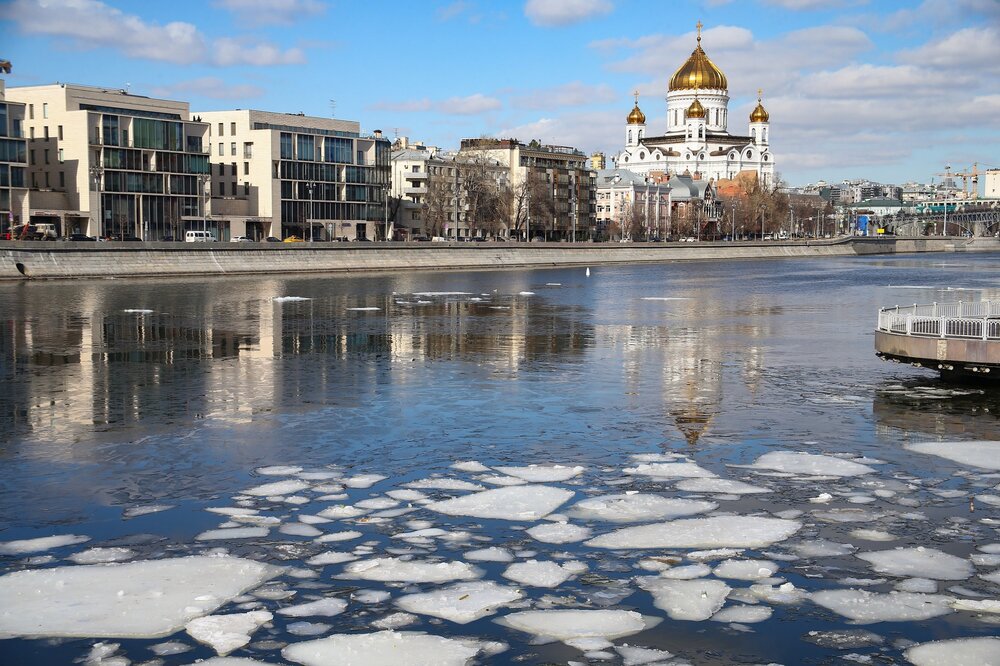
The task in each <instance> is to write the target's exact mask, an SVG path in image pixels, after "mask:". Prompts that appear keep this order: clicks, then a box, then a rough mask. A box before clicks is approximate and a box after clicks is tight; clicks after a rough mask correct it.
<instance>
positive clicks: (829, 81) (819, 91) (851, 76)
mask: <svg viewBox="0 0 1000 666" xmlns="http://www.w3.org/2000/svg"><path fill="white" fill-rule="evenodd" d="M965 83H967V80H962V79H956V78H955V77H954V76H953V75H950V74H945V73H942V72H931V71H927V70H926V69H922V68H920V67H915V66H913V65H889V66H879V65H870V64H863V65H848V66H847V67H842V68H841V69H838V70H834V71H825V72H817V73H815V74H811V75H809V76H806V77H804V78H803V79H802V80H801V82H800V83H799V86H798V89H799V90H800V91H802V92H803V93H806V94H809V95H813V96H817V97H832V98H849V99H856V98H868V99H872V98H877V99H891V100H893V101H894V102H895V101H898V100H900V99H912V98H913V97H914V96H916V95H924V94H928V93H931V94H937V93H939V92H940V91H941V90H942V89H944V88H948V87H951V86H955V85H963V84H965Z"/></svg>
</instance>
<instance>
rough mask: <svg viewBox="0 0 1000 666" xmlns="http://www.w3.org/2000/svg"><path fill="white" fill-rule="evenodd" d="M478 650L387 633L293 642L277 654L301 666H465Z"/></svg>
mask: <svg viewBox="0 0 1000 666" xmlns="http://www.w3.org/2000/svg"><path fill="white" fill-rule="evenodd" d="M479 651H480V645H479V644H478V643H477V642H476V641H470V640H458V639H454V638H444V637H442V636H429V635H427V634H421V633H417V632H398V631H391V630H389V631H379V632H376V633H372V634H338V635H335V636H329V637H327V638H321V639H319V640H315V641H307V642H304V643H294V644H292V645H289V646H288V647H286V648H285V649H284V650H282V651H281V655H282V656H283V657H284V658H285V659H288V660H289V661H294V662H297V663H299V664H305V666H330V665H331V664H336V665H337V666H466V664H468V663H469V662H470V661H471V660H472V658H473V657H475V656H476V655H477V654H478V653H479Z"/></svg>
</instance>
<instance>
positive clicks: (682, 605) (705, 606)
mask: <svg viewBox="0 0 1000 666" xmlns="http://www.w3.org/2000/svg"><path fill="white" fill-rule="evenodd" d="M637 581H638V583H639V587H641V588H642V589H644V590H646V591H647V592H649V593H650V594H652V595H653V605H654V606H656V607H657V608H659V609H661V610H664V611H666V613H667V615H669V616H670V617H671V618H673V619H675V620H688V621H694V622H699V621H701V620H707V619H708V618H710V617H712V615H714V614H715V613H716V612H717V611H718V610H719V609H720V608H722V605H723V604H724V603H726V595H728V594H729V592H730V590H732V588H731V587H729V586H728V585H726V584H725V583H723V582H722V581H721V580H711V579H698V580H669V579H665V578H660V577H648V576H647V577H642V578H638V579H637Z"/></svg>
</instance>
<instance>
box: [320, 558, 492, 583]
mask: <svg viewBox="0 0 1000 666" xmlns="http://www.w3.org/2000/svg"><path fill="white" fill-rule="evenodd" d="M482 575H483V572H482V571H480V570H479V569H477V568H476V567H474V566H472V565H471V564H467V563H465V562H419V561H413V560H401V559H398V558H394V557H378V558H375V559H372V560H362V561H361V562H352V563H351V564H348V565H347V566H346V567H344V573H342V574H340V575H339V576H338V578H347V579H361V580H377V581H383V582H386V581H401V582H407V583H444V582H447V581H450V580H471V579H473V578H479V577H480V576H482Z"/></svg>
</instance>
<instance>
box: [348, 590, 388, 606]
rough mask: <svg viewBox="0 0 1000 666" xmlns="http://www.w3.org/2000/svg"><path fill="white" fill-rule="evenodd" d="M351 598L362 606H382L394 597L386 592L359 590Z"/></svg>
mask: <svg viewBox="0 0 1000 666" xmlns="http://www.w3.org/2000/svg"><path fill="white" fill-rule="evenodd" d="M351 598H352V599H354V600H355V601H357V602H359V603H362V604H380V603H382V602H384V601H389V599H390V598H392V595H391V594H389V593H388V592H386V591H385V590H358V591H357V592H355V593H354V594H352V595H351Z"/></svg>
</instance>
